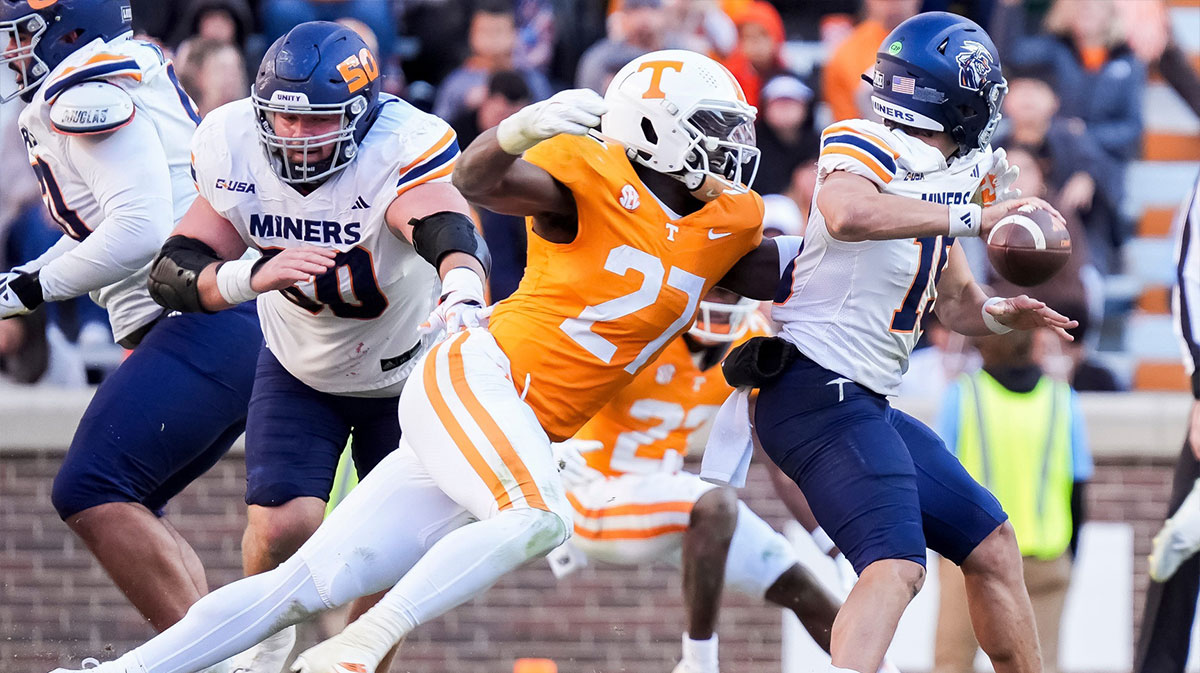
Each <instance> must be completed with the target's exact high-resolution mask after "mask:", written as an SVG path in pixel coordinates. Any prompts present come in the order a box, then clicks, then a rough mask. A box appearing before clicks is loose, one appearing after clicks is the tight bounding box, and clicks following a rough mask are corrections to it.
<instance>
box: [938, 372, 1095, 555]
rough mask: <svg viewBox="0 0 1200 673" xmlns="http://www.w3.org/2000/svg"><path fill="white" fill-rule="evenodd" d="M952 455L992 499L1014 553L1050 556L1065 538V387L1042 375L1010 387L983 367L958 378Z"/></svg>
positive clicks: (1068, 462) (1069, 471)
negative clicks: (1009, 529) (1009, 530)
mask: <svg viewBox="0 0 1200 673" xmlns="http://www.w3.org/2000/svg"><path fill="white" fill-rule="evenodd" d="M959 381H960V389H961V391H962V394H961V397H960V402H959V423H958V457H959V460H960V461H962V464H963V466H964V467H966V468H967V471H968V472H969V473H970V474H971V476H972V477H974V478H975V479H976V480H977V481H979V482H980V483H981V484H983V485H984V486H986V487H987V489H988V490H989V491H991V492H992V493H993V494H995V496H996V498H997V499H998V500H1000V504H1001V505H1002V506H1003V507H1004V510H1005V511H1006V512H1008V517H1009V520H1010V521H1011V522H1012V525H1013V529H1014V530H1015V531H1016V534H1017V545H1018V546H1019V547H1020V549H1021V555H1022V556H1034V557H1037V558H1040V559H1054V558H1058V557H1059V556H1061V555H1062V554H1063V553H1064V552H1065V551H1066V550H1067V547H1068V546H1069V544H1070V542H1071V525H1072V523H1071V489H1072V487H1073V484H1074V480H1075V477H1074V468H1073V462H1072V459H1071V389H1070V387H1069V386H1068V385H1067V384H1065V383H1061V382H1057V381H1054V380H1052V379H1050V378H1049V377H1045V376H1043V377H1042V378H1041V380H1040V381H1038V383H1037V385H1036V386H1035V387H1034V389H1033V390H1031V391H1030V392H1028V393H1014V392H1012V391H1011V390H1008V389H1007V388H1005V387H1004V386H1002V385H1000V383H999V382H997V381H996V379H994V378H992V377H991V375H990V374H988V373H987V372H984V371H980V372H977V373H976V374H973V375H964V376H962V377H960V379H959Z"/></svg>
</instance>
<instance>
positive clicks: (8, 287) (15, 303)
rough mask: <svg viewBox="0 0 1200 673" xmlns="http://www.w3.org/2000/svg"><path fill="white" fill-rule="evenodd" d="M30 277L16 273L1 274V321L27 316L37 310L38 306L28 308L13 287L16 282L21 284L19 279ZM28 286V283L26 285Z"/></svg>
mask: <svg viewBox="0 0 1200 673" xmlns="http://www.w3.org/2000/svg"><path fill="white" fill-rule="evenodd" d="M28 276H29V274H24V273H18V272H16V271H6V272H4V273H0V320H3V319H5V318H12V317H14V316H18V315H25V314H26V313H29V312H30V311H32V310H33V309H34V308H37V306H36V305H35V306H33V307H29V306H26V305H25V303H24V302H22V301H21V298H20V297H18V296H17V291H16V290H15V289H13V286H12V285H13V282H14V281H17V282H20V281H18V280H17V279H19V278H22V277H28ZM35 282H36V281H35ZM28 284H29V283H26V285H28ZM38 292H40V290H38Z"/></svg>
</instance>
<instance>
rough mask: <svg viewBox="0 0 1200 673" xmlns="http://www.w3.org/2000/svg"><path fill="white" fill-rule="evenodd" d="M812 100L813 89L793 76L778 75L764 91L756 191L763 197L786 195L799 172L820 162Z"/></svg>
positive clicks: (757, 125) (757, 132)
mask: <svg viewBox="0 0 1200 673" xmlns="http://www.w3.org/2000/svg"><path fill="white" fill-rule="evenodd" d="M812 99H813V91H812V89H810V88H808V86H807V85H806V84H804V82H801V81H800V80H799V79H797V78H795V77H793V76H791V75H778V76H776V77H774V78H773V79H771V81H769V82H767V85H766V86H765V87H763V90H762V100H761V101H760V103H759V110H758V119H757V120H756V121H755V122H754V127H755V135H756V136H757V143H758V149H759V151H760V152H761V153H762V156H761V159H759V165H758V176H757V177H756V178H755V179H754V189H755V190H756V191H758V192H759V193H760V194H775V193H781V192H783V191H785V190H786V189H787V188H788V185H789V184H790V183H791V181H792V173H793V172H794V171H795V170H796V168H797V167H799V166H800V164H802V163H804V162H806V161H809V160H811V159H814V158H816V156H817V153H818V152H819V151H820V136H819V135H818V134H817V131H816V129H815V128H814V125H813V116H812V107H811V104H812Z"/></svg>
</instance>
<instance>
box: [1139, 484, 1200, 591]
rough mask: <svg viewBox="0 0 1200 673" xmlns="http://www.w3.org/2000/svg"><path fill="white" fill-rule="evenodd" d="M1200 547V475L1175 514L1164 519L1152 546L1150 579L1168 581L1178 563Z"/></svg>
mask: <svg viewBox="0 0 1200 673" xmlns="http://www.w3.org/2000/svg"><path fill="white" fill-rule="evenodd" d="M1197 551H1200V479H1197V480H1196V483H1195V485H1194V486H1192V491H1191V492H1190V493H1188V495H1187V497H1186V498H1184V500H1183V504H1182V505H1180V506H1179V509H1178V510H1176V511H1175V515H1174V516H1172V517H1171V518H1170V519H1167V520H1166V522H1164V523H1163V527H1162V530H1160V531H1158V535H1155V536H1154V542H1153V545H1152V546H1151V548H1150V579H1152V580H1154V581H1155V582H1166V581H1167V580H1169V579H1171V576H1172V575H1174V574H1175V571H1176V570H1179V566H1181V565H1183V562H1184V561H1186V560H1188V559H1189V558H1191V557H1192V555H1193V554H1195V553H1196V552H1197Z"/></svg>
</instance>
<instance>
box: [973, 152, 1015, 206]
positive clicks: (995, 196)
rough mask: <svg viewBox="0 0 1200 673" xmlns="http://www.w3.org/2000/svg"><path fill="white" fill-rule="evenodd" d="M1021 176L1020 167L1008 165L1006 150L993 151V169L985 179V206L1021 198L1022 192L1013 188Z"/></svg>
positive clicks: (983, 189)
mask: <svg viewBox="0 0 1200 673" xmlns="http://www.w3.org/2000/svg"><path fill="white" fill-rule="evenodd" d="M1020 174H1021V169H1020V168H1019V167H1017V166H1009V165H1008V153H1007V152H1005V151H1004V148H1000V149H998V150H993V151H992V167H991V169H990V170H988V174H987V175H986V176H984V178H983V185H982V194H981V196H982V200H983V205H985V206H990V205H992V204H993V203H1000V202H1001V201H1008V200H1009V199H1015V198H1018V197H1020V196H1021V190H1019V189H1017V188H1016V187H1014V186H1013V184H1014V183H1016V181H1017V176H1019V175H1020Z"/></svg>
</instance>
